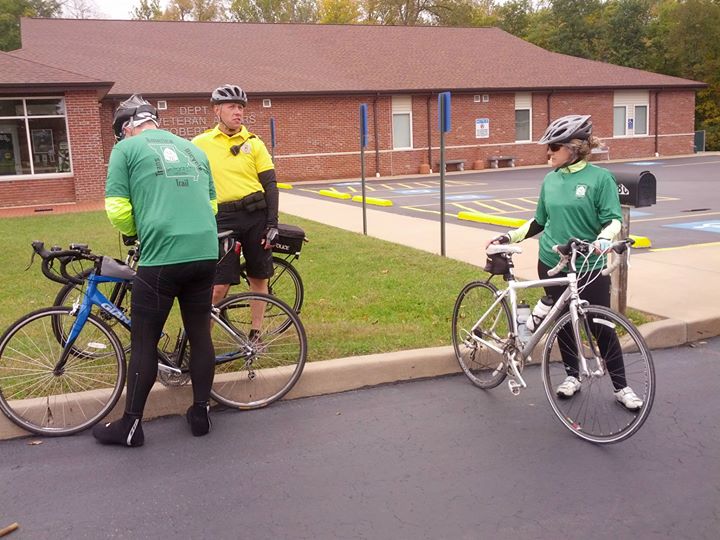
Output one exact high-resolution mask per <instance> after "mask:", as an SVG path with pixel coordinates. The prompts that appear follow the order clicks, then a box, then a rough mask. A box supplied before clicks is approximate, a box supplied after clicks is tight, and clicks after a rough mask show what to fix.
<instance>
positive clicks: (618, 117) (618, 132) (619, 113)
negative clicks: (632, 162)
mask: <svg viewBox="0 0 720 540" xmlns="http://www.w3.org/2000/svg"><path fill="white" fill-rule="evenodd" d="M626 119H627V109H626V108H625V107H613V137H624V136H625V133H626V131H625V122H626Z"/></svg>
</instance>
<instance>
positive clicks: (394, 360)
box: [0, 317, 720, 440]
mask: <svg viewBox="0 0 720 540" xmlns="http://www.w3.org/2000/svg"><path fill="white" fill-rule="evenodd" d="M639 330H640V332H641V333H642V335H643V337H644V338H645V341H646V342H647V344H648V346H649V347H650V348H651V349H662V348H667V347H675V346H678V345H683V344H685V343H688V342H689V341H695V340H697V339H704V338H708V337H712V336H716V335H720V317H718V318H716V319H714V320H708V321H702V322H698V323H693V324H688V323H685V322H683V321H679V320H673V319H665V320H660V321H654V322H651V323H647V324H644V325H642V326H641V327H640V328H639ZM460 371H461V370H460V366H459V365H458V363H457V361H456V360H455V354H454V352H453V348H452V347H451V346H446V347H434V348H428V349H412V350H407V351H398V352H391V353H384V354H370V355H365V356H355V357H349V358H338V359H335V360H323V361H318V362H309V363H308V364H306V365H305V369H304V370H303V374H302V376H301V377H300V380H299V381H298V383H297V384H296V385H295V387H294V388H293V389H292V390H291V391H290V392H289V393H288V395H287V396H286V397H285V398H284V399H298V398H303V397H311V396H320V395H325V394H334V393H338V392H347V391H349V390H357V389H360V388H366V387H371V386H378V385H383V384H392V383H397V382H402V381H411V380H415V379H426V378H431V377H439V376H443V375H449V374H453V373H459V372H460ZM191 402H192V388H191V387H190V386H189V385H187V386H181V387H165V386H162V385H161V384H159V383H156V384H155V386H153V390H152V392H151V393H150V397H149V399H148V402H147V405H146V407H145V418H146V419H152V418H158V417H161V416H169V415H183V414H185V410H186V409H187V407H188V405H189V404H190V403H191ZM124 403H125V396H124V393H123V396H122V397H121V399H120V401H119V402H118V404H117V405H116V406H115V408H114V409H113V410H112V411H111V412H110V414H108V416H107V417H106V418H105V420H106V421H112V420H115V419H117V418H119V417H120V416H121V415H122V412H123V406H124ZM27 436H32V435H30V434H28V433H27V432H26V431H24V430H23V429H21V428H19V427H17V426H16V425H15V424H13V423H12V422H10V420H8V419H7V418H6V417H5V416H3V415H0V440H4V439H14V438H18V437H27ZM35 437H36V436H35Z"/></svg>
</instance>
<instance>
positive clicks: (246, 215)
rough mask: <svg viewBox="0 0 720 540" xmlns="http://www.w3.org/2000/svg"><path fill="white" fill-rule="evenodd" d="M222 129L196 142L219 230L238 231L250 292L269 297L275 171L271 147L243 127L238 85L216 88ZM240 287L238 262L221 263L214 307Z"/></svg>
mask: <svg viewBox="0 0 720 540" xmlns="http://www.w3.org/2000/svg"><path fill="white" fill-rule="evenodd" d="M210 102H211V103H212V104H213V111H214V113H215V116H216V117H217V121H218V123H217V125H216V126H215V127H214V128H213V129H210V130H208V131H206V132H204V133H202V134H200V135H198V136H197V137H195V138H194V139H193V140H192V142H193V144H195V145H196V146H197V147H198V148H200V149H201V150H203V151H204V152H205V154H207V156H208V159H209V161H210V169H211V170H212V175H213V180H214V181H215V189H216V192H217V201H218V213H217V216H216V218H217V225H218V231H219V232H223V231H228V230H232V231H235V237H236V238H237V239H238V240H239V242H240V244H241V246H242V251H243V254H244V255H245V261H246V267H247V275H248V280H249V281H250V290H252V291H253V292H262V293H267V292H268V278H269V277H270V276H272V274H273V264H272V251H271V250H272V246H273V244H274V242H275V240H276V238H277V235H278V230H277V225H278V189H277V180H276V178H275V167H274V165H273V162H272V158H271V157H270V153H269V152H268V150H267V148H266V147H265V144H264V143H263V142H262V141H261V140H260V139H259V138H258V137H257V136H256V135H254V134H252V133H250V132H249V131H248V130H247V128H246V127H245V125H244V124H243V120H244V113H245V105H247V94H245V92H244V91H243V90H242V88H240V87H239V86H237V85H234V84H225V85H223V86H221V87H219V88H216V89H215V90H214V91H213V93H212V97H211V99H210ZM239 282H240V261H239V258H238V257H223V258H222V259H221V262H220V263H219V264H218V269H217V273H216V276H215V286H214V289H213V303H217V302H218V301H220V300H221V299H222V298H224V297H225V295H226V294H227V291H228V289H229V288H230V285H234V284H237V283H239ZM262 310H263V306H262V304H260V305H258V306H253V325H252V328H253V330H251V336H250V337H251V338H252V337H254V335H256V334H257V331H258V330H259V329H260V325H261V324H262Z"/></svg>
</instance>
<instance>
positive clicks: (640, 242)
mask: <svg viewBox="0 0 720 540" xmlns="http://www.w3.org/2000/svg"><path fill="white" fill-rule="evenodd" d="M630 238H632V239H633V240H635V243H634V244H633V246H632V247H634V248H636V249H637V248H649V247H651V246H652V243H651V242H650V239H649V238H648V237H647V236H635V235H634V234H631V235H630Z"/></svg>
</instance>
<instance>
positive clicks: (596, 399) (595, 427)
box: [542, 306, 655, 443]
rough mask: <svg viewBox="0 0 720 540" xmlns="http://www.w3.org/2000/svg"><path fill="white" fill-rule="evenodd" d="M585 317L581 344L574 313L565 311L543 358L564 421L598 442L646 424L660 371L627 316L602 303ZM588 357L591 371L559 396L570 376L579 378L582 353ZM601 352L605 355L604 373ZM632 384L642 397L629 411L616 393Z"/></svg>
mask: <svg viewBox="0 0 720 540" xmlns="http://www.w3.org/2000/svg"><path fill="white" fill-rule="evenodd" d="M584 311H585V313H584V315H580V320H579V322H578V325H579V334H580V343H577V344H576V343H575V338H574V337H573V335H572V324H571V322H570V321H571V315H570V313H566V314H565V315H563V316H562V317H561V318H560V319H559V320H558V321H557V322H556V323H555V325H554V326H553V327H552V329H551V330H550V332H549V334H548V338H547V342H546V343H545V348H544V349H543V358H542V375H543V384H544V386H545V393H546V395H547V398H548V400H549V401H550V405H551V406H552V409H553V412H554V413H555V415H556V416H557V417H558V418H559V419H560V421H561V422H562V424H563V425H564V426H565V427H566V428H568V429H569V430H570V431H572V432H573V433H574V434H575V435H577V436H578V437H580V438H582V439H585V440H587V441H591V442H594V443H615V442H619V441H622V440H624V439H627V438H628V437H630V436H631V435H633V434H634V433H635V432H637V430H638V429H640V427H641V426H642V425H643V423H644V422H645V420H646V419H647V417H648V414H649V413H650V409H651V408H652V404H653V399H654V397H655V369H654V367H653V362H652V356H651V354H650V350H649V349H648V346H647V345H646V344H645V340H644V339H643V337H642V335H640V332H639V331H638V330H637V328H635V326H633V324H632V323H631V322H630V321H629V320H628V319H627V318H625V317H624V316H623V315H621V314H619V313H616V312H614V311H612V310H611V309H609V308H606V307H603V306H589V307H587V308H585V310H584ZM578 351H580V352H581V353H582V354H583V356H584V357H585V358H587V359H588V369H589V370H590V371H591V372H592V373H591V374H590V375H585V376H581V377H580V381H581V386H580V389H579V390H577V391H576V392H575V393H574V394H573V395H572V397H564V396H563V395H562V394H558V386H559V385H560V384H561V383H562V382H563V381H564V380H565V378H566V377H568V376H569V375H572V376H577V352H578ZM596 356H599V357H600V364H602V368H603V369H602V373H601V372H600V371H599V370H598V367H599V366H598V362H597V361H596V360H595V358H596ZM625 386H629V387H630V388H632V390H633V391H634V392H635V393H636V394H637V396H638V397H639V398H640V399H641V400H642V405H641V406H640V407H639V408H638V409H637V410H629V409H627V408H626V407H625V406H624V405H622V404H621V403H620V402H619V401H618V400H617V399H616V397H615V394H614V393H615V391H616V390H618V389H621V388H623V387H625Z"/></svg>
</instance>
